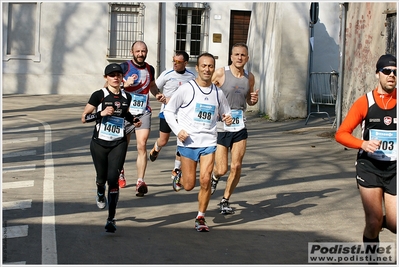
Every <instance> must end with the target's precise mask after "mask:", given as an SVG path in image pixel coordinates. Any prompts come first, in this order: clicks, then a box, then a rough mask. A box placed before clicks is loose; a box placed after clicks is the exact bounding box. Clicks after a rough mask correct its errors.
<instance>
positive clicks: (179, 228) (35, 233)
mask: <svg viewBox="0 0 399 267" xmlns="http://www.w3.org/2000/svg"><path fill="white" fill-rule="evenodd" d="M88 98H89V95H87V96H60V95H46V96H27V95H3V106H2V110H3V111H2V112H3V114H2V115H3V120H2V127H3V135H2V140H3V147H2V149H3V162H2V169H3V173H2V175H3V177H2V178H3V181H2V184H3V187H2V193H3V194H2V196H3V263H8V264H27V265H31V264H62V265H83V264H85V265H86V264H90V265H100V264H124V265H141V264H149V265H177V264H189V265H204V264H209V265H216V264H217V265H219V264H223V265H225V264H229V265H230V264H238V265H246V264H258V265H269V264H308V244H309V242H361V241H362V232H363V227H364V214H363V209H362V206H361V202H360V197H359V194H358V190H357V188H356V182H355V178H354V171H355V168H354V160H355V156H356V151H354V150H348V149H344V147H342V146H341V145H340V144H338V143H336V142H335V140H333V139H332V136H333V132H334V129H333V128H331V124H330V123H329V122H328V120H326V119H325V118H322V117H317V116H316V117H314V118H311V119H310V120H309V122H308V124H307V125H305V119H296V120H287V121H283V122H270V121H267V120H266V119H265V118H262V117H260V116H259V115H258V114H256V113H254V112H252V113H251V112H250V113H248V114H247V115H248V118H249V122H248V131H249V139H248V147H247V152H246V154H245V158H244V162H243V170H242V178H241V181H240V183H239V185H238V187H237V189H236V191H235V192H234V194H233V195H232V197H231V199H230V202H231V206H232V207H233V208H235V211H236V213H235V214H234V215H228V216H225V215H220V214H219V213H218V203H219V201H220V199H221V197H222V194H223V189H224V186H225V181H226V176H225V177H223V178H222V181H221V182H219V185H218V189H217V191H216V192H215V194H214V195H213V196H212V198H211V201H210V204H209V207H208V211H207V213H206V220H207V223H208V225H209V227H210V232H208V233H198V232H196V231H195V229H194V218H195V216H196V214H197V207H198V204H197V194H198V186H197V187H196V188H195V189H193V190H192V191H190V192H186V191H184V190H182V191H180V192H174V191H173V189H172V183H171V181H172V180H171V179H170V172H171V169H172V167H173V164H174V151H175V142H176V141H175V140H176V138H175V137H174V136H173V135H172V137H171V140H170V143H169V144H168V145H167V146H166V147H164V148H163V150H162V151H161V153H160V155H159V157H158V159H157V160H156V161H155V162H150V161H148V165H147V172H146V176H145V181H146V183H147V185H148V189H149V192H148V194H147V195H145V197H141V198H140V197H136V195H135V185H134V183H135V181H136V166H135V159H136V148H135V142H134V139H132V142H131V144H130V146H129V151H128V154H127V162H126V164H125V175H126V178H127V183H128V186H127V187H126V188H123V189H121V193H120V201H119V204H118V208H117V214H116V217H117V231H116V233H114V234H110V233H106V232H105V229H104V225H105V220H106V218H107V211H106V210H99V209H98V208H97V206H96V203H95V194H96V186H95V171H94V167H93V163H92V159H91V155H90V151H89V143H90V138H91V134H92V130H93V127H94V124H82V123H81V121H80V116H81V113H82V111H83V108H84V106H85V104H86V102H87V100H88ZM151 103H152V106H153V110H154V113H153V117H152V132H151V136H150V138H149V141H148V145H147V148H148V152H149V151H150V149H151V147H152V145H153V143H154V142H155V140H156V138H157V136H158V124H159V122H158V121H159V120H158V117H157V115H158V111H159V105H158V103H156V102H155V101H153V100H152V102H151ZM13 227H14V228H13ZM5 229H6V230H5ZM13 231H14V232H13ZM380 240H381V242H394V243H395V245H396V235H394V234H392V233H390V232H389V231H388V230H384V231H382V232H381V235H380Z"/></svg>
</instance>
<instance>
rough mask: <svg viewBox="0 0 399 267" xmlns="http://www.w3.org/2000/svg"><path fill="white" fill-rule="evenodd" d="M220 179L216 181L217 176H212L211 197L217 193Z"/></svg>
mask: <svg viewBox="0 0 399 267" xmlns="http://www.w3.org/2000/svg"><path fill="white" fill-rule="evenodd" d="M218 182H219V179H215V176H213V174H212V179H211V195H213V193H215V191H216V186H217V185H218Z"/></svg>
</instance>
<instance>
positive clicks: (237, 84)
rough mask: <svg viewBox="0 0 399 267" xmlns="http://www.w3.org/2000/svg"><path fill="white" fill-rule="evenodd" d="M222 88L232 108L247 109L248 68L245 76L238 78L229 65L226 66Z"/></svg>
mask: <svg viewBox="0 0 399 267" xmlns="http://www.w3.org/2000/svg"><path fill="white" fill-rule="evenodd" d="M220 89H222V91H223V93H224V94H225V96H226V98H227V101H228V102H229V105H230V108H231V109H242V110H243V111H245V110H246V108H247V94H248V90H249V75H248V72H247V71H246V70H244V76H243V77H241V78H237V77H235V76H234V75H233V74H232V73H231V71H230V67H229V66H226V67H224V83H223V85H222V86H221V87H220Z"/></svg>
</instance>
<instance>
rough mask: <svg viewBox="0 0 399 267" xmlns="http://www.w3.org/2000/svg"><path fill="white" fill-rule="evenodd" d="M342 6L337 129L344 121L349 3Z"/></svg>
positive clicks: (336, 108) (336, 109)
mask: <svg viewBox="0 0 399 267" xmlns="http://www.w3.org/2000/svg"><path fill="white" fill-rule="evenodd" d="M340 6H341V41H340V45H339V47H340V57H341V59H340V61H339V79H338V92H337V101H336V107H335V112H336V114H337V115H336V118H337V129H338V128H339V126H340V125H341V123H342V94H343V88H342V87H343V83H344V65H345V37H346V10H347V6H348V3H340Z"/></svg>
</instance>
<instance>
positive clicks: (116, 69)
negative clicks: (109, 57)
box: [104, 63, 123, 75]
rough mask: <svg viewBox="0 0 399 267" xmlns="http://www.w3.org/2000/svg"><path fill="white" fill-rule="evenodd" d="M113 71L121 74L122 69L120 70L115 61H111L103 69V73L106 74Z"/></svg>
mask: <svg viewBox="0 0 399 267" xmlns="http://www.w3.org/2000/svg"><path fill="white" fill-rule="evenodd" d="M113 72H119V73H122V74H123V70H122V68H121V66H120V65H119V64H117V63H111V64H109V65H108V66H106V67H105V70H104V75H108V74H111V73H113Z"/></svg>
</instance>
